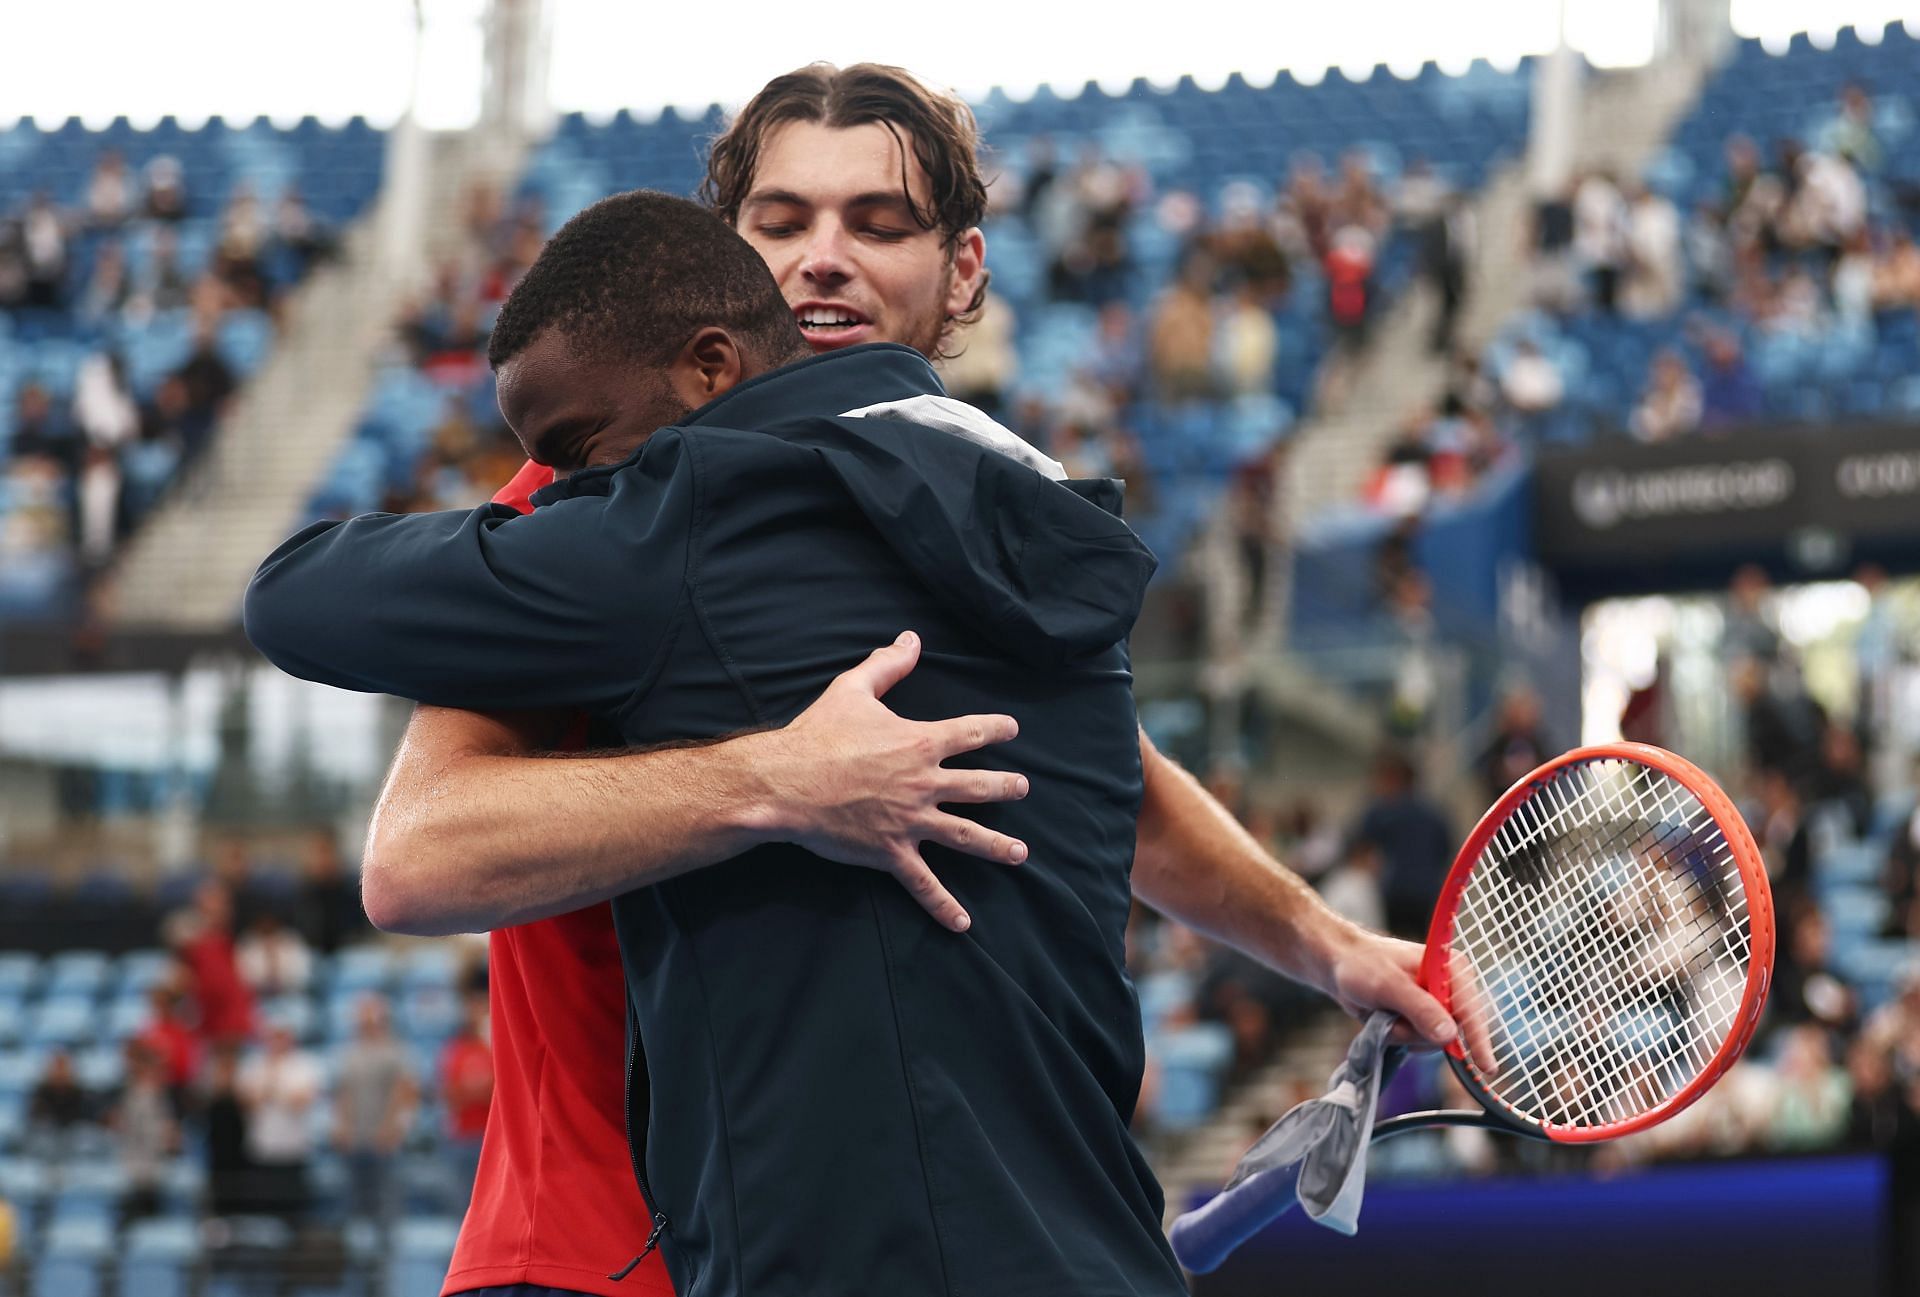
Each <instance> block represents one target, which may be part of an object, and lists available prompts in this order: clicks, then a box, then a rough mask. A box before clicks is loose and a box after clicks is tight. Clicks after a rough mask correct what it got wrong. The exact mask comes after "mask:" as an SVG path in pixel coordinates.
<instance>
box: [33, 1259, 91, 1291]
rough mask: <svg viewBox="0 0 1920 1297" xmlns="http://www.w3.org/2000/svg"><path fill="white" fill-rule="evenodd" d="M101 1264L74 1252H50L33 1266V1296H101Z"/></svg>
mask: <svg viewBox="0 0 1920 1297" xmlns="http://www.w3.org/2000/svg"><path fill="white" fill-rule="evenodd" d="M99 1294H100V1265H99V1263H98V1262H97V1261H94V1260H91V1259H88V1258H83V1257H72V1256H48V1257H47V1258H46V1259H45V1260H42V1261H40V1262H38V1263H37V1264H35V1265H34V1267H33V1297H99Z"/></svg>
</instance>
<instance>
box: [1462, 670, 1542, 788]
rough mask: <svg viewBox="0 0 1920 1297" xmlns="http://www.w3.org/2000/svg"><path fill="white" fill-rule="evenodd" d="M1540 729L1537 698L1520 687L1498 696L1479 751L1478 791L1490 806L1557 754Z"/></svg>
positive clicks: (1529, 690)
mask: <svg viewBox="0 0 1920 1297" xmlns="http://www.w3.org/2000/svg"><path fill="white" fill-rule="evenodd" d="M1558 751H1559V749H1558V748H1557V747H1553V746H1552V745H1551V744H1549V743H1548V741H1547V738H1546V732H1545V731H1544V730H1543V729H1542V728H1541V715H1540V695H1539V694H1537V693H1535V692H1534V691H1533V689H1532V688H1531V687H1530V686H1528V685H1524V684H1518V685H1514V686H1512V687H1510V688H1509V689H1508V690H1507V691H1506V693H1504V694H1503V695H1501V698H1500V710H1499V713H1498V714H1497V716H1496V717H1495V719H1494V723H1493V734H1492V736H1491V737H1489V738H1488V740H1487V743H1486V746H1485V747H1483V748H1482V749H1481V750H1480V789H1481V791H1482V792H1483V793H1485V794H1486V800H1487V804H1488V805H1489V806H1491V805H1492V804H1493V803H1494V802H1495V801H1497V800H1498V799H1499V798H1500V796H1501V795H1502V794H1503V793H1505V792H1506V791H1507V789H1509V788H1511V787H1513V785H1514V784H1516V783H1518V782H1519V781H1520V780H1521V779H1523V778H1525V777H1526V776H1527V775H1529V774H1531V773H1533V771H1534V770H1536V769H1538V768H1539V767H1540V765H1541V764H1542V763H1544V762H1545V761H1546V760H1547V758H1548V757H1550V756H1552V755H1553V754H1554V753H1555V752H1558Z"/></svg>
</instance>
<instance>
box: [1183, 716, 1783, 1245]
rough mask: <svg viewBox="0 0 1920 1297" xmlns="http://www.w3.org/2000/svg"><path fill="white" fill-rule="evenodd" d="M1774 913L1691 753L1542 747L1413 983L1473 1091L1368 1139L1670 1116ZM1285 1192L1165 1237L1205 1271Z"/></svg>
mask: <svg viewBox="0 0 1920 1297" xmlns="http://www.w3.org/2000/svg"><path fill="white" fill-rule="evenodd" d="M1773 929H1774V924H1773V897H1772V892H1771V891H1770V889H1769V888H1768V886H1767V873H1766V867H1765V865H1764V864H1763V863H1762V861H1761V858H1760V850H1759V848H1758V847H1757V846H1756V845H1755V844H1754V840H1753V834H1752V833H1750V832H1749V831H1748V829H1747V826H1746V823H1745V822H1744V821H1743V820H1742V819H1741V818H1740V813H1739V811H1737V810H1736V809H1734V805H1733V803H1732V801H1731V800H1729V799H1728V797H1727V795H1726V794H1725V793H1723V792H1722V791H1721V790H1720V789H1719V787H1718V786H1716V785H1715V784H1714V782H1713V781H1712V780H1711V779H1709V778H1708V777H1707V776H1706V775H1705V774H1704V773H1703V772H1701V771H1700V770H1699V769H1698V768H1697V767H1695V766H1693V765H1691V764H1689V763H1688V762H1686V761H1684V760H1682V759H1681V758H1679V757H1677V756H1675V755H1674V754H1673V753H1671V752H1667V751H1664V750H1662V749H1660V748H1656V747H1651V746H1648V745H1646V744H1640V743H1613V744H1607V745H1604V746H1598V747H1586V748H1578V749H1575V750H1574V751H1572V752H1568V753H1566V754H1565V755H1563V756H1560V757H1558V758H1556V759H1554V760H1552V761H1549V762H1547V763H1546V764H1545V765H1543V766H1541V767H1540V768H1539V769H1538V770H1535V771H1534V772H1533V773H1532V774H1530V775H1528V776H1527V777H1526V778H1524V779H1522V780H1521V781H1520V782H1519V783H1517V784H1515V785H1514V786H1513V787H1512V788H1510V789H1508V790H1507V792H1506V794H1505V795H1504V796H1502V797H1501V798H1500V800H1499V801H1498V802H1497V803H1495V804H1494V807H1493V809H1492V810H1490V811H1488V812H1487V813H1486V815H1485V816H1483V817H1482V818H1481V820H1480V822H1479V824H1477V825H1476V826H1474V830H1473V833H1472V834H1471V835H1470V836H1469V837H1468V838H1467V841H1466V845H1464V846H1463V847H1461V849H1460V854H1459V855H1458V856H1456V857H1455V858H1454V862H1453V869H1452V872H1450V873H1449V874H1448V875H1447V881H1446V884H1445V886H1444V887H1443V888H1442V889H1441V892H1440V900H1439V903H1438V905H1437V906H1436V907H1435V909H1434V915H1433V922H1432V924H1431V925H1430V926H1429V928H1428V930H1427V948H1426V955H1425V957H1424V959H1423V960H1422V962H1421V967H1420V981H1421V984H1422V985H1423V986H1425V987H1426V989H1427V990H1428V991H1429V992H1430V993H1431V994H1432V995H1433V996H1434V997H1435V998H1437V999H1438V1000H1439V1001H1440V1003H1441V1004H1443V1005H1445V1006H1446V1007H1447V1009H1448V1011H1449V1012H1450V1013H1452V1015H1453V1017H1454V1020H1455V1022H1456V1023H1457V1024H1458V1026H1459V1028H1460V1035H1459V1037H1458V1038H1457V1039H1456V1040H1455V1041H1454V1042H1453V1043H1452V1044H1450V1045H1449V1046H1448V1047H1447V1049H1446V1059H1447V1062H1448V1064H1449V1065H1450V1066H1451V1067H1452V1068H1453V1071H1454V1074H1455V1075H1456V1076H1458V1077H1459V1078H1460V1083H1461V1084H1462V1085H1463V1086H1465V1087H1466V1090H1467V1093H1468V1094H1470V1095H1472V1096H1473V1098H1474V1099H1475V1100H1476V1101H1477V1102H1478V1103H1479V1104H1480V1107H1479V1109H1477V1110H1461V1111H1438V1112H1414V1113H1408V1114H1406V1115H1404V1116H1400V1117H1395V1118H1393V1119H1392V1120H1390V1121H1384V1122H1380V1123H1379V1124H1377V1125H1376V1126H1375V1127H1374V1129H1373V1138H1374V1139H1376V1140H1379V1139H1387V1138H1391V1137H1392V1136H1394V1135H1400V1134H1404V1133H1406V1132H1408V1131H1412V1130H1422V1129H1426V1128H1430V1127H1435V1126H1475V1127H1480V1128H1483V1129H1487V1130H1498V1131H1506V1132H1509V1133H1512V1134H1516V1135H1523V1136H1528V1137H1531V1138H1534V1139H1543V1140H1549V1141H1551V1142H1553V1143H1556V1144H1590V1143H1594V1142H1596V1141H1599V1140H1605V1139H1615V1138H1618V1137H1619V1136H1622V1135H1631V1134H1633V1133H1634V1132H1636V1131H1641V1130H1645V1129H1647V1128H1648V1127H1649V1126H1653V1125H1655V1124H1657V1123H1659V1122H1662V1121H1665V1120H1666V1119H1667V1118H1669V1117H1671V1116H1673V1115H1674V1114H1675V1113H1677V1112H1679V1111H1680V1110H1681V1109H1683V1108H1685V1107H1686V1106H1687V1105H1688V1104H1690V1103H1692V1102H1693V1101H1694V1100H1695V1099H1698V1098H1699V1097H1700V1096H1701V1095H1702V1094H1705V1093H1706V1092H1707V1090H1708V1089H1710V1088H1711V1087H1712V1086H1713V1084H1714V1082H1715V1081H1717V1080H1719V1079H1720V1077H1721V1076H1722V1075H1724V1074H1725V1073H1726V1071H1727V1069H1728V1068H1729V1067H1731V1066H1732V1065H1733V1062H1734V1060H1735V1059H1737V1058H1739V1056H1740V1052H1741V1051H1742V1050H1743V1049H1745V1048H1746V1045H1747V1042H1748V1041H1749V1040H1751V1039H1752V1037H1753V1030H1754V1027H1755V1026H1756V1024H1757V1023H1758V1022H1759V1019H1760V1011H1761V1009H1762V1008H1763V1007H1764V1005H1765V1003H1766V998H1767V985H1768V981H1769V979H1770V978H1771V976H1772V973H1773V935H1774V932H1773ZM1295 1201H1296V1199H1295V1197H1294V1184H1293V1178H1292V1177H1291V1176H1289V1175H1285V1174H1280V1175H1274V1174H1271V1173H1269V1174H1261V1175H1255V1176H1252V1177H1249V1178H1248V1179H1247V1180H1245V1181H1243V1182H1242V1183H1240V1184H1238V1185H1236V1186H1235V1187H1234V1188H1232V1189H1230V1190H1228V1191H1227V1192H1225V1193H1222V1194H1221V1195H1219V1196H1218V1197H1216V1198H1214V1199H1213V1200H1212V1201H1210V1202H1208V1203H1207V1204H1206V1205H1205V1206H1203V1207H1201V1208H1199V1209H1197V1210H1195V1211H1192V1212H1188V1213H1187V1214H1186V1215H1184V1216H1182V1217H1181V1218H1180V1219H1179V1220H1177V1221H1175V1222H1174V1226H1173V1229H1172V1230H1171V1231H1169V1235H1168V1237H1169V1241H1170V1242H1171V1243H1172V1244H1173V1250H1174V1255H1175V1256H1177V1257H1178V1258H1179V1260H1180V1263H1181V1264H1182V1265H1183V1266H1185V1267H1186V1268H1187V1269H1188V1270H1191V1271H1193V1272H1195V1273H1206V1272H1207V1271H1210V1270H1212V1269H1214V1268H1216V1267H1217V1266H1218V1265H1219V1264H1220V1263H1221V1262H1222V1261H1224V1260H1225V1259H1226V1257H1227V1255H1228V1254H1229V1253H1231V1252H1232V1251H1233V1249H1234V1248H1236V1247H1238V1246H1239V1245H1240V1244H1241V1243H1243V1242H1245V1241H1246V1240H1247V1239H1249V1238H1251V1237H1252V1236H1253V1235H1254V1234H1256V1233H1258V1232H1259V1231H1260V1230H1261V1229H1262V1228H1264V1227H1265V1226H1266V1225H1267V1224H1268V1223H1269V1222H1271V1221H1272V1220H1274V1219H1275V1218H1276V1217H1278V1216H1280V1215H1281V1214H1282V1213H1284V1212H1285V1211H1286V1210H1287V1209H1288V1208H1289V1207H1291V1206H1293V1205H1294V1203H1295Z"/></svg>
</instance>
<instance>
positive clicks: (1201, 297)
mask: <svg viewBox="0 0 1920 1297" xmlns="http://www.w3.org/2000/svg"><path fill="white" fill-rule="evenodd" d="M1212 279H1213V266H1212V263H1211V262H1210V261H1209V260H1208V259H1207V258H1206V257H1205V256H1204V255H1199V254H1196V255H1194V256H1191V257H1189V258H1188V260H1187V264H1186V266H1185V267H1184V268H1183V269H1182V271H1181V273H1180V275H1179V277H1178V278H1176V279H1175V280H1174V282H1173V283H1172V284H1171V285H1170V286H1169V287H1168V288H1167V291H1166V292H1165V293H1164V294H1162V295H1161V298H1160V302H1159V304H1158V306H1156V307H1155V309H1154V314H1153V323H1152V326H1151V333H1150V337H1149V340H1148V343H1147V356H1148V360H1147V363H1148V367H1149V369H1150V371H1151V372H1152V375H1153V386H1154V392H1155V395H1157V396H1158V397H1159V399H1160V400H1162V401H1168V402H1178V401H1191V400H1199V399H1202V398H1205V397H1209V396H1211V395H1213V306H1212V303H1211V302H1210V301H1209V300H1208V296H1207V292H1208V287H1209V285H1210V284H1211V283H1212Z"/></svg>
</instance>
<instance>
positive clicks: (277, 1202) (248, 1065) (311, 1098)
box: [216, 1026, 321, 1219]
mask: <svg viewBox="0 0 1920 1297" xmlns="http://www.w3.org/2000/svg"><path fill="white" fill-rule="evenodd" d="M216 1056H218V1055H216ZM320 1089H321V1075H320V1064H319V1062H318V1061H317V1060H315V1059H314V1058H313V1056H312V1055H310V1054H308V1053H306V1052H305V1051H304V1050H302V1049H300V1048H299V1047H298V1046H297V1044H296V1043H295V1041H294V1038H293V1033H292V1032H291V1031H288V1030H287V1029H286V1028H285V1027H283V1026H273V1027H270V1028H268V1030H267V1041H266V1048H265V1050H264V1051H263V1052H262V1053H260V1054H258V1055H256V1056H254V1057H253V1058H250V1059H248V1060H247V1061H246V1062H245V1063H244V1064H242V1065H241V1067H240V1071H239V1075H238V1076H237V1077H236V1079H235V1083H234V1093H235V1095H236V1096H237V1098H238V1100H239V1103H240V1108H241V1111H242V1114H243V1119H244V1123H245V1128H246V1139H247V1155H248V1163H249V1169H250V1175H249V1179H250V1182H251V1183H252V1185H253V1186H254V1195H253V1202H252V1204H250V1205H257V1207H259V1208H264V1209H265V1210H266V1211H267V1212H268V1213H270V1214H272V1215H278V1216H286V1217H289V1218H292V1219H298V1218H300V1217H302V1216H304V1215H305V1214H306V1208H307V1192H308V1190H307V1168H308V1165H309V1163H310V1162H311V1161H312V1160H313V1147H314V1135H313V1131H314V1126H313V1106H314V1104H315V1103H317V1102H319V1100H320Z"/></svg>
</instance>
